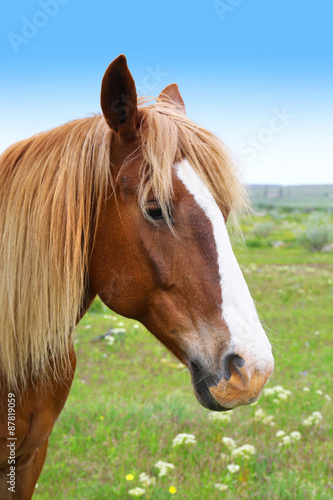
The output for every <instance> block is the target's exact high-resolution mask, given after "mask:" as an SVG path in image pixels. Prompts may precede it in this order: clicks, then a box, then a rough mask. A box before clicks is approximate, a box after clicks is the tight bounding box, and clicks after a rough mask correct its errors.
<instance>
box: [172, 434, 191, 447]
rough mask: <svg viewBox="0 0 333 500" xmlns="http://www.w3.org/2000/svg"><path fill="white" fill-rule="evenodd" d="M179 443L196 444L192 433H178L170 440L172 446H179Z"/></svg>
mask: <svg viewBox="0 0 333 500" xmlns="http://www.w3.org/2000/svg"><path fill="white" fill-rule="evenodd" d="M181 444H196V439H195V436H194V434H186V433H183V434H178V435H177V436H176V437H175V438H173V440H172V446H180V445H181Z"/></svg>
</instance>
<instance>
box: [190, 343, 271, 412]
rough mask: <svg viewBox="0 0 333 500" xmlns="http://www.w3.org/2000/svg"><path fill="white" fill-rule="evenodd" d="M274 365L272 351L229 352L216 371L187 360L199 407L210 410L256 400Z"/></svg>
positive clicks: (245, 403) (222, 408)
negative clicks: (255, 354)
mask: <svg viewBox="0 0 333 500" xmlns="http://www.w3.org/2000/svg"><path fill="white" fill-rule="evenodd" d="M273 368H274V359H273V356H272V354H271V353H267V354H265V356H263V357H261V358H258V357H255V358H253V357H252V356H251V355H250V354H249V353H248V354H247V353H246V352H245V353H243V354H242V355H240V354H235V353H228V354H226V355H224V356H223V358H222V360H221V363H220V367H219V369H218V370H216V371H215V370H214V371H212V369H207V367H205V366H204V364H202V363H200V362H198V361H195V362H191V363H190V372H191V376H192V384H193V388H194V393H195V395H196V397H197V399H198V401H199V403H200V404H201V405H202V406H204V407H205V408H208V409H209V410H213V411H227V410H231V409H232V408H235V407H236V406H241V405H248V404H251V403H254V402H255V401H257V399H258V398H259V396H260V394H261V392H262V390H263V388H264V386H265V384H266V382H267V381H268V379H269V377H270V375H271V373H272V371H273ZM214 372H215V373H214Z"/></svg>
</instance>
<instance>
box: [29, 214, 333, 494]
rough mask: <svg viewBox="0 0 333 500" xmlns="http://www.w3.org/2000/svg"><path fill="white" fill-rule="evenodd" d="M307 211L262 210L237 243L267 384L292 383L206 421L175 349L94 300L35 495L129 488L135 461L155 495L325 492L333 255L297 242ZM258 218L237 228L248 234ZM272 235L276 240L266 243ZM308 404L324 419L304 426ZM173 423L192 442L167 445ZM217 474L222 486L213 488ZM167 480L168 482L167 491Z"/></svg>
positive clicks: (330, 447)
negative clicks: (115, 329) (256, 234)
mask: <svg viewBox="0 0 333 500" xmlns="http://www.w3.org/2000/svg"><path fill="white" fill-rule="evenodd" d="M277 215H278V216H277ZM306 218H307V215H306V214H299V213H289V212H288V213H279V214H276V213H270V212H267V213H266V214H265V215H263V216H262V217H261V218H260V221H261V222H262V221H263V220H269V221H274V227H273V230H272V232H271V233H270V234H269V235H267V236H265V238H263V240H264V242H263V243H264V244H263V246H262V247H250V248H246V247H244V246H242V247H240V248H238V247H236V248H235V253H236V256H237V258H238V261H239V263H240V265H241V267H242V269H243V272H244V276H245V278H246V280H247V282H248V285H249V287H250V290H251V293H252V296H253V297H254V299H255V301H256V304H257V308H258V311H259V314H260V317H261V319H262V320H263V322H264V324H265V326H266V327H267V330H268V334H269V336H270V338H271V341H272V344H273V345H274V351H275V361H276V368H275V371H274V374H273V376H272V377H271V380H270V382H269V384H268V386H267V387H274V386H277V385H281V386H283V387H284V388H285V389H287V390H289V391H291V395H290V396H289V397H288V398H287V399H286V400H284V399H280V398H276V397H275V396H274V395H263V396H262V397H261V399H260V401H259V403H257V404H256V405H252V406H248V407H242V408H237V409H235V410H233V411H232V412H231V420H230V422H219V421H212V420H211V419H210V418H208V414H209V412H208V411H207V410H205V409H204V408H202V407H201V406H200V405H199V403H198V402H197V401H196V399H195V397H194V395H193V391H192V387H191V382H190V377H189V374H188V373H187V371H186V370H185V369H184V368H182V367H179V364H178V361H176V360H175V359H174V358H173V357H172V356H171V355H170V354H168V353H167V351H166V350H165V348H164V347H163V346H162V345H161V344H160V343H159V342H157V341H156V340H155V339H154V338H153V337H152V336H151V335H150V334H149V333H148V332H147V331H146V330H145V329H144V328H143V327H142V326H139V328H135V327H134V325H135V323H134V322H133V321H130V320H127V319H124V318H120V317H117V316H116V315H115V314H113V313H111V312H110V311H108V310H107V309H106V308H105V307H104V306H103V305H102V303H101V302H100V301H96V302H95V303H94V304H93V307H92V308H91V310H90V312H89V313H88V314H86V316H85V317H84V318H83V320H82V321H81V323H80V325H79V326H78V328H77V336H76V338H77V343H76V350H77V358H78V363H77V366H78V368H77V372H76V376H75V380H74V383H73V388H72V391H71V394H70V397H69V399H68V401H67V404H66V407H65V409H64V411H63V412H62V414H61V416H60V418H59V421H58V422H57V424H56V426H55V428H54V430H53V432H52V434H51V437H50V445H49V452H48V457H47V460H46V464H45V467H44V469H43V472H42V475H41V477H40V479H39V481H38V488H37V490H36V498H41V499H43V500H48V499H50V500H51V499H52V500H58V499H59V500H60V499H66V500H74V499H80V500H93V499H96V500H97V499H98V500H102V499H107V500H110V499H121V500H122V499H127V498H131V497H130V496H129V494H128V491H129V490H130V489H132V488H135V487H137V486H140V483H139V481H138V475H139V474H140V473H141V472H146V473H147V474H149V475H150V476H154V477H156V484H155V485H154V486H150V487H149V488H145V490H146V493H145V495H144V496H143V497H142V498H151V499H153V500H155V499H156V500H158V499H168V498H172V497H174V498H181V499H208V500H210V499H215V498H228V499H234V498H242V499H252V498H258V499H278V500H280V499H299V500H304V499H310V498H311V499H313V498H314V499H331V498H333V481H332V473H333V462H332V456H333V444H332V443H333V436H332V429H333V418H332V417H333V412H332V405H333V402H332V401H329V400H328V399H326V398H325V395H330V396H332V392H333V391H332V375H331V373H332V362H333V355H332V347H333V337H332V299H333V255H332V254H330V253H316V254H313V253H310V252H308V251H307V250H306V249H303V248H300V247H299V246H297V241H296V239H293V238H292V237H291V234H293V231H292V230H293V228H294V227H299V225H300V224H306ZM283 221H287V223H285V222H283ZM257 222H258V221H254V224H253V225H252V226H249V227H247V228H245V239H247V238H248V237H249V235H250V234H251V228H252V227H254V225H255V223H257ZM251 237H252V236H251ZM275 239H279V240H281V241H283V246H281V247H279V248H274V247H272V246H271V245H270V244H269V242H270V241H271V240H275ZM119 322H121V323H124V326H120V328H125V330H126V332H125V334H123V335H122V334H119V335H118V336H117V339H116V342H115V344H114V345H113V346H110V345H108V344H107V341H106V340H94V338H95V337H96V336H97V335H100V334H102V333H105V332H106V331H107V330H108V329H109V328H110V327H111V326H117V325H118V323H119ZM304 387H308V388H309V389H310V390H309V391H308V392H304V391H303V388H304ZM317 390H319V391H322V392H323V394H322V395H321V394H318V393H317V392H316V391H317ZM276 400H277V401H276ZM258 409H262V410H263V411H264V413H265V416H272V417H273V423H274V425H273V426H272V425H271V424H270V423H264V422H263V421H262V420H261V421H256V420H255V419H254V416H255V412H256V411H257V410H258ZM314 411H319V412H320V413H321V414H322V417H323V418H322V420H321V421H320V422H319V424H318V425H316V426H313V427H305V426H304V425H303V423H302V422H303V420H304V419H305V418H307V417H308V416H309V415H311V414H312V412H314ZM278 430H284V431H285V432H286V434H290V432H292V431H299V432H300V433H301V439H300V440H299V441H297V442H294V443H292V444H290V445H285V446H279V443H280V442H281V438H277V437H276V436H275V434H276V432H277V431H278ZM182 432H186V433H191V434H195V436H196V440H197V444H195V445H182V446H181V447H178V448H173V447H172V440H173V438H174V437H175V436H176V435H177V434H179V433H182ZM224 436H227V437H232V438H233V439H234V440H235V441H236V443H237V446H241V445H243V444H246V443H248V444H251V445H253V446H255V448H256V453H255V455H254V456H253V457H252V458H251V459H250V460H249V461H244V460H243V461H242V460H240V459H232V458H231V452H230V451H229V450H228V449H227V448H226V446H225V445H224V444H223V442H222V438H223V437H224ZM221 454H222V456H221ZM158 460H163V461H166V462H170V463H172V464H174V466H175V468H174V469H173V470H172V471H170V472H169V474H168V475H167V476H166V477H164V478H163V477H162V478H161V477H158V471H157V469H156V468H154V464H155V463H156V462H157V461H158ZM231 463H236V464H239V465H240V470H239V472H237V473H235V474H231V473H229V472H228V470H227V465H228V464H231ZM127 474H133V475H134V480H133V481H127V480H126V475H127ZM216 483H224V484H227V485H228V489H227V490H226V491H224V492H219V491H218V490H217V489H216V488H215V486H214V485H215V484H216ZM170 486H174V487H176V488H177V492H176V493H175V494H174V495H171V494H170V493H169V487H170Z"/></svg>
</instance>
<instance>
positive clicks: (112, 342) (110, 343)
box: [104, 335, 115, 345]
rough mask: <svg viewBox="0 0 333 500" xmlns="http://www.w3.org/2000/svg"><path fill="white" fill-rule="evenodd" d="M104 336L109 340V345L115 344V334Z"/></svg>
mask: <svg viewBox="0 0 333 500" xmlns="http://www.w3.org/2000/svg"><path fill="white" fill-rule="evenodd" d="M104 338H105V340H106V341H107V343H108V345H113V344H114V342H115V338H114V336H113V335H106V336H105V337H104Z"/></svg>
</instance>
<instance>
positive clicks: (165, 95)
mask: <svg viewBox="0 0 333 500" xmlns="http://www.w3.org/2000/svg"><path fill="white" fill-rule="evenodd" d="M158 100H159V101H164V102H169V103H170V102H171V103H172V104H174V105H175V107H176V108H177V109H178V111H181V112H182V113H184V114H186V109H185V104H184V101H183V98H182V96H181V95H180V92H179V88H178V85H177V83H171V85H168V86H167V87H165V89H164V90H162V92H161V93H160V95H159V96H158Z"/></svg>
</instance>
